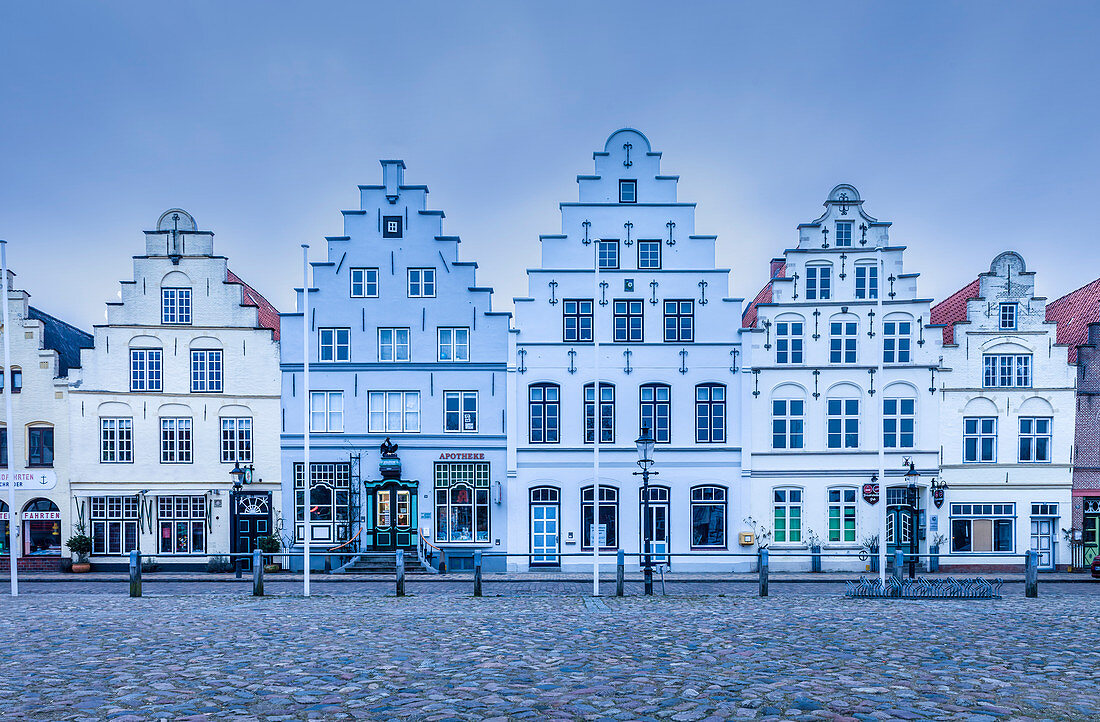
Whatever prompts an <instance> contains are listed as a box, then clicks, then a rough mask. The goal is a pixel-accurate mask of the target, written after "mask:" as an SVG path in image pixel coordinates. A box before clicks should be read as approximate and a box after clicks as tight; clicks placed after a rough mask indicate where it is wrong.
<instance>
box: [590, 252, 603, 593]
mask: <svg viewBox="0 0 1100 722" xmlns="http://www.w3.org/2000/svg"><path fill="white" fill-rule="evenodd" d="M592 247H593V249H594V251H595V253H594V254H593V256H594V258H595V260H596V264H595V266H594V267H593V269H592V279H593V280H592V369H593V374H594V375H595V378H594V379H593V380H592V531H591V537H592V596H594V597H598V596H600V434H601V433H602V432H603V423H602V422H603V418H602V414H601V413H600V411H601V409H600V335H599V333H597V329H596V318H597V317H598V316H599V313H598V312H597V311H596V306H597V305H598V304H599V298H600V242H599V241H598V240H596V239H595V238H593V239H592Z"/></svg>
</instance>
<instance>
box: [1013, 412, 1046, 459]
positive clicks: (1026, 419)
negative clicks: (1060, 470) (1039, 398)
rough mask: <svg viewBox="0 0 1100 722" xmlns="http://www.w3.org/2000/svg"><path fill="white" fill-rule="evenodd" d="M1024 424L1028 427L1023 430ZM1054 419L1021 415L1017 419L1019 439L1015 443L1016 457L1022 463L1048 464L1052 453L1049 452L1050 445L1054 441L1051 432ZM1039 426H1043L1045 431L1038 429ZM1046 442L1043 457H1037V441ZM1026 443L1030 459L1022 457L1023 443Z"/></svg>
mask: <svg viewBox="0 0 1100 722" xmlns="http://www.w3.org/2000/svg"><path fill="white" fill-rule="evenodd" d="M1025 426H1027V427H1029V428H1028V429H1027V430H1026V431H1025ZM1053 426H1054V419H1053V418H1051V417H1050V416H1021V417H1020V419H1019V429H1020V441H1019V444H1018V445H1017V459H1018V460H1019V461H1020V463H1022V464H1049V463H1050V460H1051V457H1052V456H1053V454H1052V453H1051V445H1052V444H1053V443H1054V442H1053V438H1052V434H1053V430H1054V429H1053ZM1040 427H1045V428H1046V431H1045V432H1041V431H1039V429H1040ZM1040 441H1045V442H1046V453H1045V454H1044V455H1043V456H1044V458H1039V453H1038V447H1039V442H1040ZM1025 442H1026V443H1027V447H1028V450H1029V455H1030V456H1031V457H1032V458H1030V459H1025V458H1024V444H1025Z"/></svg>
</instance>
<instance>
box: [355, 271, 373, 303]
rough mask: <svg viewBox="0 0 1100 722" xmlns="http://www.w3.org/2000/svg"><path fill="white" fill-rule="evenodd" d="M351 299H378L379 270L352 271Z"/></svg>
mask: <svg viewBox="0 0 1100 722" xmlns="http://www.w3.org/2000/svg"><path fill="white" fill-rule="evenodd" d="M351 297H352V298H378V269H377V268H353V269H351Z"/></svg>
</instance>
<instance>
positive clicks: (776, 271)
mask: <svg viewBox="0 0 1100 722" xmlns="http://www.w3.org/2000/svg"><path fill="white" fill-rule="evenodd" d="M786 270H787V264H786V263H783V261H782V260H780V259H775V260H773V261H772V262H771V274H772V278H771V280H769V281H768V282H767V283H766V284H764V287H763V288H761V289H760V293H758V294H756V298H754V299H752V303H750V304H749V306H748V308H746V309H745V312H744V313H742V314H741V328H755V327H756V316H757V308H756V307H757V306H759V305H760V304H762V303H771V302H772V280H775V279H776V278H783V277H784V276H783V274H784V273H785V272H786Z"/></svg>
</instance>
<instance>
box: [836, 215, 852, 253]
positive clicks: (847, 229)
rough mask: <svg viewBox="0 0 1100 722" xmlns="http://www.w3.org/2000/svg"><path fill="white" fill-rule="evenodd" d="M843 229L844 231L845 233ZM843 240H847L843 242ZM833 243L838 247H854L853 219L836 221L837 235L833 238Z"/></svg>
mask: <svg viewBox="0 0 1100 722" xmlns="http://www.w3.org/2000/svg"><path fill="white" fill-rule="evenodd" d="M841 231H844V232H843V233H842V232H841ZM841 241H847V242H846V243H842V242H841ZM833 245H835V246H836V247H837V248H851V247H852V221H837V222H836V236H835V237H834V238H833Z"/></svg>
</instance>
